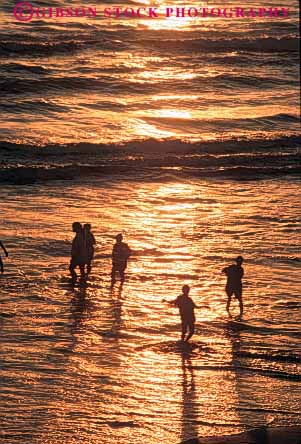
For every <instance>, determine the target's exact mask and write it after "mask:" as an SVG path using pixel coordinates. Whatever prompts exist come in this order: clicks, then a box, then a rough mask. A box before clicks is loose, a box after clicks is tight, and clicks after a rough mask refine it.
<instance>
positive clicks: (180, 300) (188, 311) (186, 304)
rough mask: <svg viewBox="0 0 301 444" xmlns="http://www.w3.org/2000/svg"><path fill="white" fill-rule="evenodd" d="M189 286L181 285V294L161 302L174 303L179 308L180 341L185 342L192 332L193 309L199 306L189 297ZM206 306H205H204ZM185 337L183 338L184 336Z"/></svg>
mask: <svg viewBox="0 0 301 444" xmlns="http://www.w3.org/2000/svg"><path fill="white" fill-rule="evenodd" d="M189 291H190V287H189V285H183V287H182V294H181V295H180V296H178V297H177V298H176V299H174V300H173V301H166V300H165V299H163V302H167V303H168V304H170V305H175V306H176V307H178V308H179V312H180V317H181V323H182V335H181V340H182V342H187V341H189V339H190V338H191V337H192V335H193V334H194V325H195V315H194V309H195V308H201V307H199V306H197V305H196V304H195V303H194V302H193V300H192V299H191V298H190V297H189ZM204 307H207V306H204ZM186 334H187V337H186V339H185V336H186Z"/></svg>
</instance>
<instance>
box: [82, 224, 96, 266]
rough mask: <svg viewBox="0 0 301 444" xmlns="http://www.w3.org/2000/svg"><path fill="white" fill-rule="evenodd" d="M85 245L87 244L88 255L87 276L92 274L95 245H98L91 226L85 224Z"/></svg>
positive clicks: (86, 252)
mask: <svg viewBox="0 0 301 444" xmlns="http://www.w3.org/2000/svg"><path fill="white" fill-rule="evenodd" d="M83 231H84V243H85V254H86V265H87V274H90V273H91V269H92V265H91V264H92V260H93V257H94V245H95V244H96V240H95V237H94V234H93V233H92V231H91V225H90V224H85V225H84V228H83Z"/></svg>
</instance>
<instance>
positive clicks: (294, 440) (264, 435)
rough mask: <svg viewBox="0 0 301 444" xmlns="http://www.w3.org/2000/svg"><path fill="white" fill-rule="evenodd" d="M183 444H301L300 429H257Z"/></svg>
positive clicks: (191, 440)
mask: <svg viewBox="0 0 301 444" xmlns="http://www.w3.org/2000/svg"><path fill="white" fill-rule="evenodd" d="M183 444H301V427H287V428H284V427H271V428H258V429H253V430H249V431H248V432H244V433H240V434H238V435H228V436H220V437H212V436H211V437H209V438H197V439H190V440H188V441H185V443H183Z"/></svg>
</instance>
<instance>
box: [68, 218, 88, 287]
mask: <svg viewBox="0 0 301 444" xmlns="http://www.w3.org/2000/svg"><path fill="white" fill-rule="evenodd" d="M72 231H73V232H74V233H76V235H75V237H74V239H73V241H72V247H71V261H70V266H69V271H70V273H71V277H72V283H73V284H75V282H76V279H77V274H76V272H75V269H76V267H79V269H80V273H81V277H82V278H84V276H85V261H86V255H85V244H84V234H83V228H82V226H81V224H80V223H79V222H73V224H72Z"/></svg>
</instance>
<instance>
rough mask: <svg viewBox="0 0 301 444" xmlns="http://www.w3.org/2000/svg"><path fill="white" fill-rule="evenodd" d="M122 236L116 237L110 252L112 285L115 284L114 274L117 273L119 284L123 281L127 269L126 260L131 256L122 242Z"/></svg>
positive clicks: (126, 245)
mask: <svg viewBox="0 0 301 444" xmlns="http://www.w3.org/2000/svg"><path fill="white" fill-rule="evenodd" d="M122 239H123V236H122V234H121V233H119V234H117V236H116V243H115V244H114V246H113V251H112V272H111V278H112V285H114V284H115V282H116V277H115V276H116V272H118V273H119V276H120V280H121V283H123V282H124V280H125V274H124V272H125V270H126V267H127V261H128V258H129V257H130V255H131V250H130V248H129V246H128V244H126V243H125V242H122Z"/></svg>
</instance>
